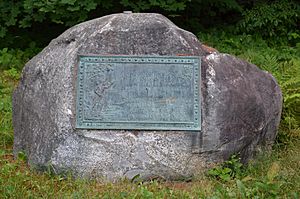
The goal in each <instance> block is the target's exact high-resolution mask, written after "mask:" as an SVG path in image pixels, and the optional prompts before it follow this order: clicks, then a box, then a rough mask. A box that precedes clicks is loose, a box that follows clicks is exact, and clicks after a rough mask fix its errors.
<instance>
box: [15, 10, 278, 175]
mask: <svg viewBox="0 0 300 199" xmlns="http://www.w3.org/2000/svg"><path fill="white" fill-rule="evenodd" d="M78 54H101V55H106V54H113V55H194V56H200V57H201V60H202V69H201V70H202V71H201V76H202V82H201V90H202V92H201V93H202V96H201V98H202V101H201V106H202V110H201V111H202V131H201V132H198V133H191V132H188V131H137V130H84V129H76V128H75V117H76V116H75V110H76V108H75V104H76V96H75V92H76V84H75V82H76V64H77V55H78ZM281 106H282V96H281V91H280V88H279V87H278V84H277V83H276V81H275V79H274V78H273V77H272V75H271V74H268V73H267V72H264V71H261V70H260V69H258V68H257V67H256V66H255V65H253V64H250V63H247V62H246V61H243V60H240V59H238V58H236V57H234V56H231V55H228V54H222V53H219V52H217V51H215V50H212V48H209V47H207V46H205V45H202V44H201V43H200V42H199V41H198V39H197V38H196V37H195V36H194V35H193V34H192V33H190V32H187V31H185V30H182V29H180V28H178V27H177V26H175V25H174V24H173V23H172V22H171V21H169V20H168V19H167V18H165V17H164V16H162V15H160V14H151V13H140V14H138V13H133V14H113V15H109V16H105V17H101V18H98V19H94V20H91V21H87V22H84V23H81V24H79V25H76V26H74V27H72V28H70V29H68V30H67V31H65V32H64V33H63V34H62V35H60V36H59V37H57V38H56V39H54V40H52V41H51V43H50V44H49V45H48V46H47V47H46V48H45V49H44V50H43V51H42V52H40V53H39V54H38V55H36V56H35V57H34V58H32V59H31V60H30V61H29V62H28V63H27V64H26V66H25V67H24V69H23V72H22V78H21V81H20V83H19V85H18V87H17V88H16V89H15V91H14V94H13V126H14V136H15V138H14V153H15V155H17V153H18V152H19V151H24V152H25V153H26V154H27V156H28V161H29V164H30V165H32V166H35V167H37V168H45V167H47V166H49V165H51V168H53V169H54V171H56V172H58V173H62V172H65V171H71V172H73V173H74V175H76V176H80V177H96V178H103V179H104V180H110V181H114V180H117V179H120V178H122V177H127V178H133V177H134V176H136V175H137V174H140V175H141V176H142V177H143V178H145V179H148V178H152V177H161V178H164V179H178V178H185V177H190V176H193V175H197V174H198V173H201V172H202V171H203V169H205V168H207V167H209V166H210V165H211V164H212V163H215V162H221V161H223V160H225V159H227V158H228V157H229V156H230V155H231V154H233V153H240V154H241V157H242V158H243V159H244V160H247V159H248V158H251V157H252V156H253V155H254V154H255V152H256V151H258V150H260V149H262V148H265V147H268V146H270V145H271V144H272V143H273V141H274V139H275V136H276V132H277V128H278V125H279V120H280V114H281Z"/></svg>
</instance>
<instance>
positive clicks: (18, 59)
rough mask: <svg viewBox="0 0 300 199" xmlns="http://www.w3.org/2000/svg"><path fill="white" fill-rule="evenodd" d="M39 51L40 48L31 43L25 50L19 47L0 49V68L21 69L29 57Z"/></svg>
mask: <svg viewBox="0 0 300 199" xmlns="http://www.w3.org/2000/svg"><path fill="white" fill-rule="evenodd" d="M39 51H40V48H37V47H36V46H35V43H31V44H30V45H29V48H27V49H25V50H20V49H8V48H3V49H0V70H8V69H12V68H14V69H17V70H21V69H22V68H23V66H24V65H25V63H26V62H27V61H29V58H31V57H32V56H34V55H35V54H37V53H38V52H39Z"/></svg>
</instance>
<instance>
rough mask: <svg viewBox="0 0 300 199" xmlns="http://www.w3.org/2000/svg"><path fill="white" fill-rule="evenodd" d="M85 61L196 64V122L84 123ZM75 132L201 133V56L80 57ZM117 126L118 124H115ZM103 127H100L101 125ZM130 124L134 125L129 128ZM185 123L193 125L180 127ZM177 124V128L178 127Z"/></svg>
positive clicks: (79, 55)
mask: <svg viewBox="0 0 300 199" xmlns="http://www.w3.org/2000/svg"><path fill="white" fill-rule="evenodd" d="M82 59H85V60H87V61H88V62H97V63H109V62H111V63H114V62H120V63H122V62H126V63H128V62H132V63H157V64H159V63H169V64H170V63H176V64H181V63H182V64H193V69H194V82H193V85H194V105H193V106H194V121H193V122H157V121H156V122H149V121H145V123H142V122H141V121H128V122H125V121H123V122H84V120H83V119H82V116H83V96H84V90H83V86H84V84H83V83H82V81H83V80H84V67H82V66H83V63H86V62H82ZM76 67H77V68H76V74H77V80H76V86H77V87H76V103H75V104H76V122H75V123H76V125H75V128H76V129H91V130H92V129H94V130H150V131H168V130H172V131H174V130H175V131H201V124H202V118H201V116H202V114H201V85H200V83H201V57H200V56H151V55H94V54H78V56H77V64H76ZM116 123H118V124H119V125H116ZM167 123H170V124H173V126H151V124H167ZM99 124H100V125H99ZM128 124H129V125H130V124H131V126H128ZM182 124H190V125H187V126H180V125H182ZM176 125H177V126H176Z"/></svg>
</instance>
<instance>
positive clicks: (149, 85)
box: [76, 55, 201, 130]
mask: <svg viewBox="0 0 300 199" xmlns="http://www.w3.org/2000/svg"><path fill="white" fill-rule="evenodd" d="M78 60H79V63H78V70H77V103H76V106H77V108H76V127H77V128H83V129H145V130H147V129H148V130H201V125H200V124H201V122H200V114H201V112H200V104H201V103H200V86H199V85H200V58H199V57H190V56H189V57H182V56H178V57H170V56H168V57H167V56H86V55H80V56H79V57H78Z"/></svg>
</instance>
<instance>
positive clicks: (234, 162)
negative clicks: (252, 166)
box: [208, 155, 243, 181]
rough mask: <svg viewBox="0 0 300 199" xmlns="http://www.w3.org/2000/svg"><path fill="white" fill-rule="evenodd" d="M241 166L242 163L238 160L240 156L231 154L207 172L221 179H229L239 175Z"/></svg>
mask: <svg viewBox="0 0 300 199" xmlns="http://www.w3.org/2000/svg"><path fill="white" fill-rule="evenodd" d="M242 166H243V164H242V163H241V162H240V158H238V157H237V156H236V155H232V156H231V157H230V159H229V160H227V161H225V162H224V163H223V164H222V165H219V166H217V167H215V168H213V169H210V170H209V171H208V174H209V175H211V176H213V177H216V178H217V179H221V180H222V181H230V180H232V179H235V178H237V177H240V176H241V174H242Z"/></svg>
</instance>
